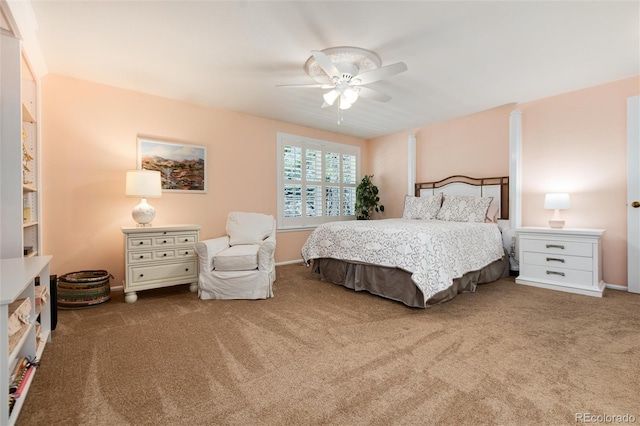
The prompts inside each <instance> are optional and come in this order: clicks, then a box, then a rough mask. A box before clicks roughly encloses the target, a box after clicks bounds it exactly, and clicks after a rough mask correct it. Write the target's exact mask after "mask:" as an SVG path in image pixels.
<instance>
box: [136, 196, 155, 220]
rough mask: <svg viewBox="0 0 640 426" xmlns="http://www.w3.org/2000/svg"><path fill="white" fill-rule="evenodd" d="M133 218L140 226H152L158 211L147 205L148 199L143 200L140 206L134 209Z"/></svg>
mask: <svg viewBox="0 0 640 426" xmlns="http://www.w3.org/2000/svg"><path fill="white" fill-rule="evenodd" d="M131 216H132V217H133V220H135V221H136V222H138V226H151V221H152V220H153V218H154V217H156V209H154V208H153V207H152V206H150V205H149V204H147V199H146V198H143V199H142V201H141V202H140V204H138V205H137V206H135V207H134V208H133V210H132V211H131Z"/></svg>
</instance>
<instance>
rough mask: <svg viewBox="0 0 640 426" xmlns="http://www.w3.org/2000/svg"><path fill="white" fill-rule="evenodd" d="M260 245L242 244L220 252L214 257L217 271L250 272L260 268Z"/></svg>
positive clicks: (214, 267)
mask: <svg viewBox="0 0 640 426" xmlns="http://www.w3.org/2000/svg"><path fill="white" fill-rule="evenodd" d="M259 249H260V244H240V245H236V246H232V247H229V248H226V249H224V250H222V251H219V252H218V253H217V254H216V255H215V256H213V269H214V270H216V271H250V270H253V269H257V268H258V250H259Z"/></svg>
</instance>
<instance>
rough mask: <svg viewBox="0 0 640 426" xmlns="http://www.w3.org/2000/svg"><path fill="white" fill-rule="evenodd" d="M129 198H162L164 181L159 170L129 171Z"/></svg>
mask: <svg viewBox="0 0 640 426" xmlns="http://www.w3.org/2000/svg"><path fill="white" fill-rule="evenodd" d="M126 195H127V196H128V197H142V198H160V197H162V179H161V178H160V172H159V171H157V170H128V171H127V189H126Z"/></svg>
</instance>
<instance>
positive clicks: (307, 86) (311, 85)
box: [276, 84, 335, 89]
mask: <svg viewBox="0 0 640 426" xmlns="http://www.w3.org/2000/svg"><path fill="white" fill-rule="evenodd" d="M276 87H293V88H303V89H304V88H310V87H311V88H314V87H315V88H318V89H333V88H334V87H335V85H334V84H276Z"/></svg>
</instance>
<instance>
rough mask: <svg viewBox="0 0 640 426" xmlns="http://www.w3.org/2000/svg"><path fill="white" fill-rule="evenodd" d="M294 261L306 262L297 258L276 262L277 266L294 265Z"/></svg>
mask: <svg viewBox="0 0 640 426" xmlns="http://www.w3.org/2000/svg"><path fill="white" fill-rule="evenodd" d="M294 263H304V260H302V259H295V260H287V261H284V262H276V266H283V265H293V264H294Z"/></svg>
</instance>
